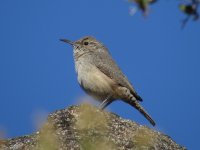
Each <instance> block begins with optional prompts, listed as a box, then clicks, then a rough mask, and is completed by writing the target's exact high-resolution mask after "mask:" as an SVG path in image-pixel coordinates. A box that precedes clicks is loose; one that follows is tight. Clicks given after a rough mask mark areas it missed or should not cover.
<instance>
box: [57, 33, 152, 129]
mask: <svg viewBox="0 0 200 150" xmlns="http://www.w3.org/2000/svg"><path fill="white" fill-rule="evenodd" d="M60 40H61V41H63V42H66V43H68V44H70V45H72V46H73V54H74V61H75V69H76V72H77V75H78V82H79V84H80V86H81V87H82V88H83V89H84V90H85V92H86V93H88V94H89V95H91V96H92V97H94V98H95V99H97V100H99V101H100V102H101V105H100V108H101V109H104V108H106V107H107V106H108V105H109V104H111V103H112V102H113V101H114V100H117V99H121V100H122V101H124V102H125V103H128V104H130V105H131V106H133V107H134V108H136V109H137V110H138V111H139V112H140V113H141V114H142V115H143V116H144V117H145V118H146V119H147V120H148V121H149V122H150V123H151V124H152V125H153V126H155V122H154V121H153V119H152V118H151V117H150V115H148V113H147V112H146V111H145V110H144V108H143V107H142V106H140V104H139V101H142V98H141V97H140V96H139V95H138V94H137V93H136V91H135V89H134V88H133V86H132V85H131V83H130V82H129V81H128V79H127V78H126V76H125V75H124V74H123V73H122V71H121V70H120V68H119V67H118V66H117V64H116V63H115V61H114V60H113V59H112V57H111V55H110V53H109V51H108V49H107V48H106V47H105V46H104V45H103V44H102V43H100V42H99V41H97V40H96V39H95V38H93V37H90V36H87V37H84V38H82V39H80V40H77V41H75V42H72V41H70V40H67V39H60Z"/></svg>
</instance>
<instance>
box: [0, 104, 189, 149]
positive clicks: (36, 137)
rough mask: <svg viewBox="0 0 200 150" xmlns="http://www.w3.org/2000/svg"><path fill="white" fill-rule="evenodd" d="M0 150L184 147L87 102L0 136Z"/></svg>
mask: <svg viewBox="0 0 200 150" xmlns="http://www.w3.org/2000/svg"><path fill="white" fill-rule="evenodd" d="M0 149H1V150H184V149H186V148H184V147H183V146H180V145H178V144H176V143H175V142H174V141H173V140H172V139H171V138H170V137H169V136H166V135H164V134H162V133H160V132H158V131H155V130H153V129H150V128H148V127H145V126H142V125H138V124H137V123H135V122H132V121H130V120H125V119H123V118H120V117H119V116H117V115H115V114H112V113H110V112H106V111H101V110H99V109H97V108H96V107H93V106H90V105H88V104H82V105H80V106H71V107H69V108H67V109H63V110H58V111H56V112H54V113H52V114H50V115H49V116H48V119H47V121H46V123H45V124H44V125H43V126H42V127H41V129H40V130H39V131H38V132H37V133H34V134H32V135H28V136H22V137H17V138H13V139H7V140H0Z"/></svg>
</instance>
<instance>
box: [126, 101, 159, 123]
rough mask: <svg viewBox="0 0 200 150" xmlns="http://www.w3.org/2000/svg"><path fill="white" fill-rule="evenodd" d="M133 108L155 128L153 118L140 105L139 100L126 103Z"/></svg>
mask: <svg viewBox="0 0 200 150" xmlns="http://www.w3.org/2000/svg"><path fill="white" fill-rule="evenodd" d="M125 102H126V103H128V104H130V105H131V106H133V107H135V108H136V109H137V110H138V111H139V112H140V113H141V114H142V115H143V116H144V117H145V118H146V119H147V120H148V121H149V122H150V123H151V124H152V125H153V126H155V125H156V123H155V121H154V120H153V119H152V118H151V116H150V115H149V114H148V113H147V112H146V111H145V109H144V108H143V107H142V106H141V105H140V104H139V103H138V101H137V100H135V99H132V100H129V101H125Z"/></svg>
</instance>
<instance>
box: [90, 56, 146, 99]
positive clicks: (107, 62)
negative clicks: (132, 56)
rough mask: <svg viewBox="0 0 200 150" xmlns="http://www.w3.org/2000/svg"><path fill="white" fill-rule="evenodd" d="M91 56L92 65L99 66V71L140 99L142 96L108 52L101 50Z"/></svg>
mask: <svg viewBox="0 0 200 150" xmlns="http://www.w3.org/2000/svg"><path fill="white" fill-rule="evenodd" d="M93 58H94V60H93V62H94V65H95V66H96V67H97V68H99V70H100V71H102V72H103V73H104V74H105V75H107V76H109V77H110V78H112V79H113V80H115V82H116V83H117V84H119V85H120V86H123V87H126V88H128V89H129V90H130V92H131V93H132V94H133V96H134V97H135V98H136V99H137V100H139V101H142V98H141V97H140V96H139V95H138V94H137V93H136V91H135V89H134V88H133V86H132V85H131V83H130V82H129V81H128V79H127V78H126V76H125V75H124V74H123V73H122V71H121V70H120V68H119V67H118V66H117V64H116V63H115V62H114V60H113V59H112V58H111V56H110V55H108V52H101V53H100V54H97V55H95V57H93Z"/></svg>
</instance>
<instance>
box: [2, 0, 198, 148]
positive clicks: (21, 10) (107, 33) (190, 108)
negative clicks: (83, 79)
mask: <svg viewBox="0 0 200 150" xmlns="http://www.w3.org/2000/svg"><path fill="white" fill-rule="evenodd" d="M130 6H132V4H131V3H128V2H126V1H124V0H118V1H111V0H101V1H97V0H84V1H83V0H76V1H75V0H67V1H66V0H58V1H55V0H43V1H41V0H34V1H33V0H32V1H27V0H17V1H14V0H13V1H8V0H1V1H0V19H1V23H0V33H1V34H0V41H1V42H0V70H1V72H0V106H1V109H0V130H1V131H4V132H5V137H15V136H20V135H25V134H30V133H32V132H34V131H35V130H36V126H37V125H36V124H37V123H36V122H37V121H36V120H37V119H38V118H39V120H40V119H42V118H43V117H44V116H46V114H48V113H49V112H53V111H55V110H57V109H62V108H65V107H68V106H70V105H76V104H78V102H79V99H80V98H81V97H83V96H85V93H84V92H83V91H82V89H81V88H80V87H79V85H78V82H77V79H76V73H75V70H74V63H73V56H72V49H71V47H70V46H67V45H65V44H64V43H61V42H59V38H68V39H71V40H77V39H79V38H81V37H83V36H86V35H92V36H94V37H96V38H97V39H98V40H100V41H101V42H103V43H104V44H105V45H106V46H107V47H108V48H109V49H110V53H111V54H112V56H113V58H114V59H115V60H116V62H117V63H118V65H119V66H120V68H121V69H122V70H123V72H124V73H125V74H126V75H127V77H128V78H129V80H130V81H131V82H132V83H133V85H134V87H135V88H136V90H137V92H138V93H139V94H140V95H141V97H143V99H144V102H143V103H142V105H143V106H144V107H145V108H146V109H147V110H148V112H149V113H150V114H151V115H152V117H153V118H154V119H155V121H156V123H157V126H156V127H155V128H156V129H157V130H159V131H162V132H164V133H166V134H168V135H169V136H171V137H172V138H173V139H174V140H175V141H176V142H177V143H179V144H182V145H184V146H186V147H187V148H188V149H200V145H199V142H198V140H199V134H200V128H199V127H200V117H199V115H200V109H199V105H200V101H199V100H200V95H199V89H200V88H199V85H200V78H199V77H200V67H199V65H200V59H199V56H200V42H199V39H200V28H199V27H200V23H199V22H195V23H194V22H189V23H188V24H187V26H186V28H185V29H184V30H181V28H180V26H181V25H180V21H181V19H183V18H184V17H185V16H184V15H183V14H181V13H180V12H179V10H178V9H177V2H174V1H169V2H168V1H159V3H157V4H155V5H154V6H152V9H151V14H150V15H149V17H148V18H144V17H142V15H141V14H140V13H139V12H137V13H136V15H134V16H130V15H129V7H130ZM109 111H112V112H115V113H117V114H118V115H120V116H122V117H124V118H127V119H130V120H135V121H137V122H138V123H140V124H145V125H148V126H150V127H151V125H150V124H149V123H148V122H147V121H146V120H145V118H143V116H142V115H140V114H139V113H138V112H137V111H136V110H135V109H133V108H132V107H130V106H128V105H127V104H125V103H122V102H115V103H113V104H112V105H111V106H110V107H109Z"/></svg>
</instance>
